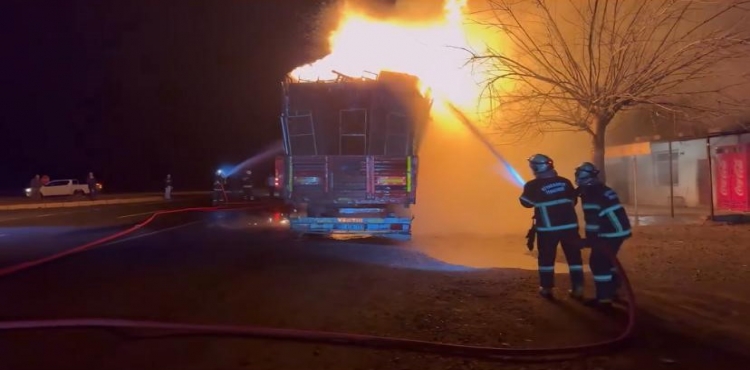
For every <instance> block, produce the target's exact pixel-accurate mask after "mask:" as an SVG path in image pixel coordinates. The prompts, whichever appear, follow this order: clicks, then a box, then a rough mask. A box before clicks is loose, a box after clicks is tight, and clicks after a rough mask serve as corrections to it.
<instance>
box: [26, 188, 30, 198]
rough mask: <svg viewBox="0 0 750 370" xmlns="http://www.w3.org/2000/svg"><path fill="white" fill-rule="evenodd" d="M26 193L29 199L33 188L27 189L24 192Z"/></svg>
mask: <svg viewBox="0 0 750 370" xmlns="http://www.w3.org/2000/svg"><path fill="white" fill-rule="evenodd" d="M24 192H25V193H26V196H27V197H28V196H30V195H31V188H26V189H25V190H24Z"/></svg>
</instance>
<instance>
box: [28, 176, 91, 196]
mask: <svg viewBox="0 0 750 370" xmlns="http://www.w3.org/2000/svg"><path fill="white" fill-rule="evenodd" d="M96 188H97V191H101V190H102V188H103V187H102V184H100V183H97V184H96ZM39 193H40V194H41V195H42V197H62V196H72V195H88V194H89V186H88V185H87V184H81V183H79V182H78V180H75V179H66V180H52V181H50V182H48V183H47V184H45V185H42V187H41V188H40V189H39ZM26 196H27V197H30V196H31V188H26Z"/></svg>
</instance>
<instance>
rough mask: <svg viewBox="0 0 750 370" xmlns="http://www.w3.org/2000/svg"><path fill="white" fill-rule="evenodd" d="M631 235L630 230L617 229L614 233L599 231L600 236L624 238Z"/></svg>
mask: <svg viewBox="0 0 750 370" xmlns="http://www.w3.org/2000/svg"><path fill="white" fill-rule="evenodd" d="M628 235H631V231H630V230H623V231H616V232H613V233H599V237H600V238H622V237H624V236H628Z"/></svg>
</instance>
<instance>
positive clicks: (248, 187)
mask: <svg viewBox="0 0 750 370" xmlns="http://www.w3.org/2000/svg"><path fill="white" fill-rule="evenodd" d="M252 175H253V171H250V170H247V171H245V176H242V199H244V200H254V199H255V197H254V196H253V177H252Z"/></svg>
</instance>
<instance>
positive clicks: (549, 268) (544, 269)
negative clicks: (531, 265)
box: [539, 266, 555, 272]
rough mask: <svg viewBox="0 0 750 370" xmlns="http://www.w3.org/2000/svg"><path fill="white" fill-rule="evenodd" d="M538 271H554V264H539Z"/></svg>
mask: <svg viewBox="0 0 750 370" xmlns="http://www.w3.org/2000/svg"><path fill="white" fill-rule="evenodd" d="M539 272H555V266H539Z"/></svg>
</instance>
